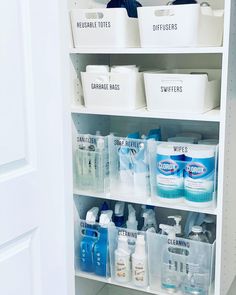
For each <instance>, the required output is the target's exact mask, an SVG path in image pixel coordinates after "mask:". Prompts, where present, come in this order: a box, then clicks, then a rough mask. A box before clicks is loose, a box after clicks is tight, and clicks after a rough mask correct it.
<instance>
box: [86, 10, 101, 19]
mask: <svg viewBox="0 0 236 295" xmlns="http://www.w3.org/2000/svg"><path fill="white" fill-rule="evenodd" d="M85 17H86V19H102V18H104V14H103V13H102V12H86V13H85Z"/></svg>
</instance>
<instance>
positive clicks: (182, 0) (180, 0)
mask: <svg viewBox="0 0 236 295" xmlns="http://www.w3.org/2000/svg"><path fill="white" fill-rule="evenodd" d="M172 4H173V5H183V4H197V1H196V0H175V1H173V2H172Z"/></svg>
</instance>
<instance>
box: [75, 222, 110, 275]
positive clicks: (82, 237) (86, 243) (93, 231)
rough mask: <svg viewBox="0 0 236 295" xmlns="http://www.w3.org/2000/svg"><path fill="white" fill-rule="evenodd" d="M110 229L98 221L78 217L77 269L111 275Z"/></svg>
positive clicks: (76, 234) (76, 241) (76, 232)
mask: <svg viewBox="0 0 236 295" xmlns="http://www.w3.org/2000/svg"><path fill="white" fill-rule="evenodd" d="M108 243H109V242H108V229H107V228H101V226H100V225H99V224H98V223H94V224H88V223H86V221H85V220H82V219H78V220H77V221H76V223H75V269H76V271H81V272H85V273H90V274H95V275H97V276H99V277H109V275H110V261H109V244H108Z"/></svg>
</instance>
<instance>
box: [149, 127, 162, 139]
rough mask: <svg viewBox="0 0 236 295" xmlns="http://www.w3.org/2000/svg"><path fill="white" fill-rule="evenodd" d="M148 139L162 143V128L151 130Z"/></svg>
mask: <svg viewBox="0 0 236 295" xmlns="http://www.w3.org/2000/svg"><path fill="white" fill-rule="evenodd" d="M147 139H154V140H156V141H161V128H160V127H159V126H158V128H156V129H151V130H150V131H149V132H148V136H147Z"/></svg>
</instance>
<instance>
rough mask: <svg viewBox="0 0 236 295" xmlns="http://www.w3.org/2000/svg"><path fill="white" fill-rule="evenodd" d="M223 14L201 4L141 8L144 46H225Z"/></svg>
mask: <svg viewBox="0 0 236 295" xmlns="http://www.w3.org/2000/svg"><path fill="white" fill-rule="evenodd" d="M223 15H224V11H223V10H211V8H210V7H200V5H199V4H189V5H169V6H152V7H139V8H138V19H139V29H140V39H141V47H197V46H221V45H222V39H223V19H224V18H223Z"/></svg>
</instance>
